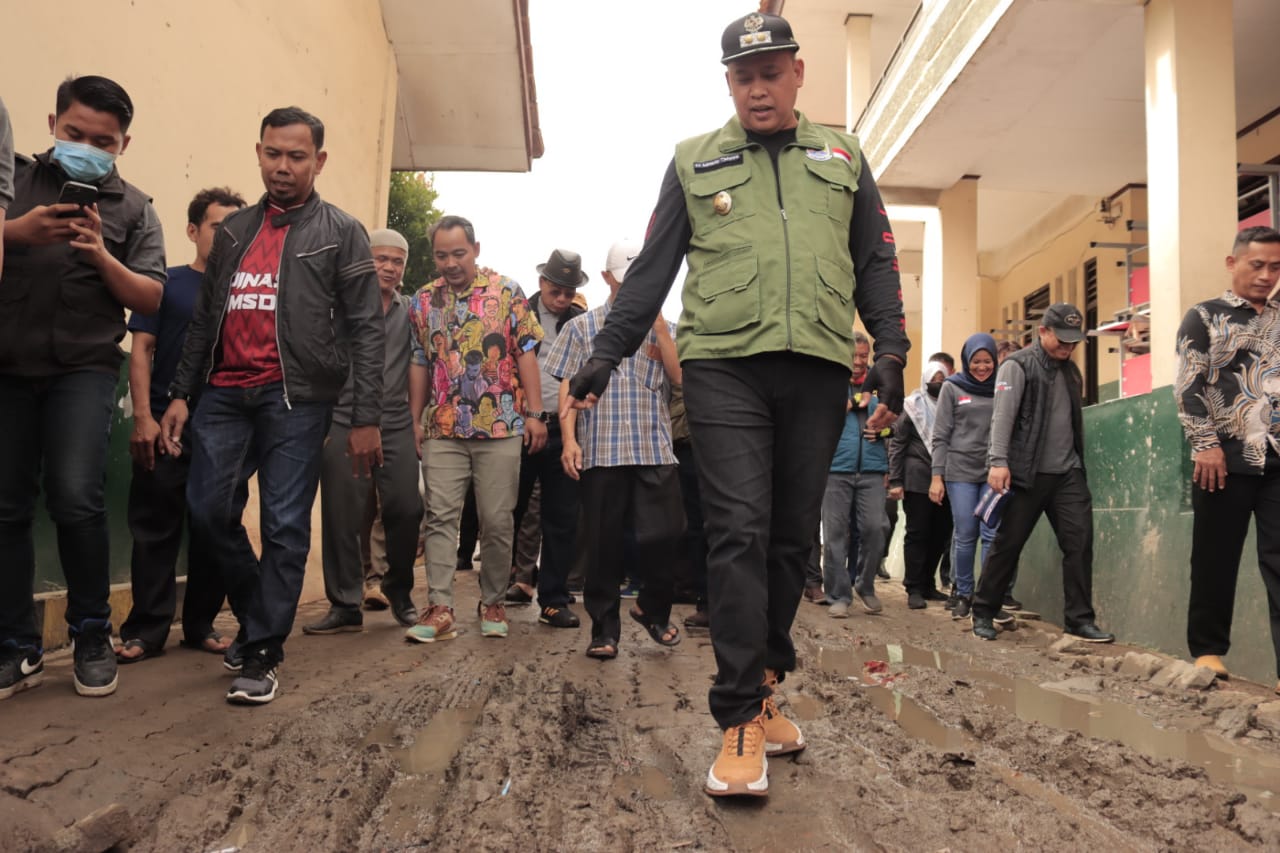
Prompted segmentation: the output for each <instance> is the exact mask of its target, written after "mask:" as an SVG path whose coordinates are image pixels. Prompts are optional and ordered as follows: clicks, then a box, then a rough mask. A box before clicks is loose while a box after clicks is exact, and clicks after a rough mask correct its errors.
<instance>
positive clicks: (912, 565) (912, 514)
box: [902, 492, 951, 595]
mask: <svg viewBox="0 0 1280 853" xmlns="http://www.w3.org/2000/svg"><path fill="white" fill-rule="evenodd" d="M902 505H903V509H905V510H906V513H907V532H906V535H905V536H904V537H903V540H902V556H903V560H904V561H905V562H906V564H907V565H906V573H905V575H904V577H903V579H902V585H903V586H904V587H906V588H907V592H908V593H913V592H918V593H920V594H921V595H924V594H925V593H926V592H929V591H930V590H933V589H936V587H935V586H934V583H933V574H934V572H935V571H936V570H937V568H938V563H939V561H940V560H941V559H942V556H943V555H944V554H946V553H947V550H948V549H949V548H950V546H951V503H950V501H948V500H946V499H945V498H944V499H943V501H942V505H941V506H939V505H938V504H936V503H934V502H933V501H931V500H929V494H928V493H927V492H904V493H903V497H902Z"/></svg>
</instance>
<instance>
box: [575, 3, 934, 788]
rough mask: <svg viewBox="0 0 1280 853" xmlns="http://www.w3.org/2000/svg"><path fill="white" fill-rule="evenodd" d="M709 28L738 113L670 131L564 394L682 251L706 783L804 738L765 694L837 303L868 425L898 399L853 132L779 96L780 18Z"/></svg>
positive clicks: (584, 378) (814, 452) (880, 241)
mask: <svg viewBox="0 0 1280 853" xmlns="http://www.w3.org/2000/svg"><path fill="white" fill-rule="evenodd" d="M721 48H722V56H721V61H722V62H723V63H724V64H725V65H726V66H728V72H727V73H726V75H725V76H726V80H727V82H728V84H729V93H730V95H731V96H732V98H733V102H734V107H735V109H736V113H737V115H736V116H735V117H734V118H732V119H730V121H729V122H728V123H727V124H725V125H724V127H722V128H721V129H719V130H717V131H713V132H712V133H709V134H706V135H704V136H701V137H696V138H694V139H690V140H686V141H685V142H682V143H680V144H679V145H678V146H677V147H676V154H675V157H674V159H673V161H672V163H671V166H670V167H668V169H667V174H666V176H665V178H664V179H663V183H662V189H661V191H660V195H659V198H658V204H657V207H656V209H655V211H654V216H653V220H652V223H651V225H650V229H649V234H648V236H647V238H646V240H645V245H644V248H643V250H642V251H641V252H640V256H639V257H638V258H637V259H636V260H635V263H634V265H633V266H632V267H631V269H630V270H629V271H628V274H627V285H626V287H624V288H622V290H621V291H620V292H619V294H618V298H617V300H616V301H615V302H614V305H613V308H612V310H611V311H610V314H609V318H608V321H607V322H606V324H605V326H604V328H603V329H602V330H601V332H600V334H599V335H598V336H597V337H596V339H595V347H594V351H593V353H592V357H591V358H590V359H589V360H588V361H587V363H586V364H585V365H584V366H583V368H582V369H581V370H580V371H579V372H578V374H577V375H576V376H575V377H574V378H573V380H572V382H571V384H570V389H569V390H570V394H571V396H572V397H573V398H576V399H577V402H576V404H574V405H577V406H579V407H586V406H590V405H592V404H594V402H595V400H597V399H598V398H599V396H600V395H601V394H603V393H605V387H606V385H607V384H608V381H609V376H610V374H611V372H612V371H613V369H614V368H615V367H616V366H617V364H618V363H619V362H620V361H621V360H622V358H623V357H625V356H626V355H628V354H630V353H632V352H634V351H635V350H636V349H637V347H638V346H639V345H640V343H641V341H642V340H643V338H644V337H645V335H646V334H647V333H648V331H649V329H650V328H652V326H653V322H654V320H655V318H656V317H657V316H658V311H659V309H660V308H661V306H662V302H663V299H664V298H665V296H666V293H667V290H668V289H669V288H670V287H671V283H672V280H673V279H674V278H675V275H676V272H677V271H678V269H679V268H680V264H681V262H682V261H686V262H687V263H688V268H689V275H688V277H687V278H686V279H685V284H684V290H683V306H684V310H683V312H682V314H681V317H680V323H679V326H678V330H679V331H678V334H677V345H678V348H679V354H680V360H681V365H682V368H683V374H684V393H685V405H686V408H687V412H688V417H689V425H690V428H691V430H692V432H693V434H694V435H695V436H696V437H697V441H698V456H697V465H698V476H699V485H700V487H701V494H702V503H703V511H704V513H705V518H704V525H705V530H706V535H707V545H708V549H709V552H708V556H707V574H708V605H709V614H710V620H711V642H712V645H713V647H714V648H715V654H716V663H717V665H718V670H719V671H718V674H717V677H716V683H715V686H713V687H712V688H711V695H710V704H711V712H712V715H713V716H714V717H715V718H716V722H717V723H718V724H719V725H720V728H721V729H722V730H723V742H722V747H721V751H720V755H719V757H718V758H717V759H716V762H715V764H714V765H713V766H712V768H711V770H710V771H709V772H708V774H707V780H706V784H705V790H706V792H707V793H708V794H710V795H712V796H726V795H750V796H762V795H764V794H766V793H767V792H768V785H769V783H768V777H767V762H766V759H765V756H766V754H769V755H783V754H786V753H789V752H797V751H799V750H801V749H803V748H804V746H805V743H804V738H803V736H802V735H801V733H800V730H799V729H798V728H797V727H796V726H795V724H794V723H792V722H790V721H789V720H787V719H785V718H784V717H783V716H782V715H781V713H779V711H778V707H777V704H776V703H775V702H774V699H773V696H772V694H773V690H774V686H775V685H776V684H777V683H778V682H779V681H781V679H782V678H783V677H784V675H785V673H786V672H788V671H789V670H792V669H794V668H795V665H796V657H795V648H794V646H793V644H792V642H791V623H792V621H793V620H794V618H795V613H796V608H797V607H798V606H799V603H800V598H801V595H802V592H803V589H804V575H805V560H806V558H807V556H808V554H809V552H810V548H811V546H812V543H813V534H814V530H815V529H816V526H817V523H818V518H819V510H820V508H821V505H822V493H823V486H824V484H825V483H826V478H827V466H828V464H829V463H830V461H831V457H832V454H833V452H834V451H835V446H836V441H837V439H838V438H839V436H840V430H841V428H842V426H843V424H844V412H845V400H846V396H847V388H848V384H849V364H850V362H851V360H852V357H853V321H854V312H855V307H856V309H857V313H859V314H860V315H861V316H862V319H863V321H864V323H865V324H866V326H867V328H868V330H869V331H870V332H871V333H872V335H873V336H874V337H875V339H876V353H877V356H878V358H877V361H876V365H875V367H874V368H873V372H874V374H875V376H874V379H873V381H872V382H871V384H872V386H874V387H878V389H879V391H880V399H881V400H882V401H883V402H885V403H886V405H885V406H883V407H882V408H881V410H878V411H877V413H876V414H875V415H874V416H873V417H872V419H871V422H870V426H871V428H873V429H876V430H879V429H880V428H882V427H884V426H888V425H889V424H890V423H891V422H892V421H893V419H894V417H895V416H896V414H897V413H898V412H900V411H901V410H902V367H903V364H904V363H905V360H906V353H907V349H908V347H909V346H910V344H909V343H908V341H907V338H906V335H905V333H904V332H903V326H904V323H903V313H902V298H901V293H900V289H899V282H898V271H897V259H896V257H895V254H894V246H893V242H892V240H893V237H892V232H891V230H890V227H889V222H888V218H887V217H886V216H885V213H884V210H883V209H882V207H881V204H880V196H879V192H878V191H877V189H876V185H875V181H874V179H873V178H872V175H871V169H870V168H869V167H868V166H867V164H866V161H865V159H864V158H863V157H862V155H861V153H860V152H859V148H858V143H857V140H856V139H855V138H854V137H852V136H848V135H846V134H843V133H837V132H835V131H833V130H830V129H828V128H825V127H821V126H819V125H816V124H814V123H812V122H810V121H809V120H808V119H806V118H805V117H804V116H803V115H801V114H800V113H798V112H796V111H795V102H796V96H797V93H798V90H799V88H800V86H801V85H802V84H803V82H804V61H803V60H801V59H798V58H797V57H796V51H798V50H799V46H798V45H797V44H796V42H795V40H794V39H793V38H792V33H791V26H790V25H789V24H788V23H787V22H786V21H785V20H783V19H782V18H779V17H776V16H773V15H764V14H752V15H747V16H746V17H744V18H740V19H738V20H736V21H734V22H733V23H731V24H730V25H729V26H728V27H727V28H726V29H725V31H724V34H723V36H722V38H721ZM784 200H785V201H786V204H787V206H786V207H785V208H784V207H783V206H782V205H783V201H784ZM855 277H856V280H857V284H856V287H855ZM569 402H570V401H567V402H566V407H565V411H563V412H562V413H561V416H562V417H564V416H566V415H567V412H568V405H569ZM655 627H657V628H659V629H660V628H661V627H662V626H655Z"/></svg>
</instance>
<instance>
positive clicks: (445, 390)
mask: <svg viewBox="0 0 1280 853" xmlns="http://www.w3.org/2000/svg"><path fill="white" fill-rule="evenodd" d="M431 246H432V250H433V251H434V253H435V260H436V269H438V270H439V271H440V278H438V279H436V280H435V281H432V282H428V283H427V284H425V285H423V286H422V287H421V288H420V289H419V290H418V292H417V293H415V294H414V295H413V299H412V300H411V302H410V306H409V322H410V323H411V325H412V329H413V336H414V342H413V364H412V366H411V367H410V369H409V409H410V412H411V413H412V415H413V421H414V430H415V431H416V433H417V436H416V437H417V441H418V445H419V447H420V449H421V453H422V468H423V476H424V478H425V480H426V484H427V534H426V545H427V548H426V557H427V586H428V589H429V590H430V592H429V596H430V597H429V603H430V606H429V607H428V608H427V609H426V610H425V611H423V613H422V617H421V618H420V619H419V620H418V624H417V625H414V626H413V627H412V628H410V629H409V630H408V632H407V634H406V636H407V637H408V638H409V639H411V640H415V641H417V642H420V643H432V642H435V641H436V640H451V639H453V638H454V637H455V636H457V630H456V628H455V621H454V614H453V574H454V571H455V569H456V566H457V543H458V522H459V520H460V518H461V516H462V507H463V504H464V503H465V502H466V498H467V486H468V485H470V484H471V483H472V482H474V484H475V490H476V509H477V512H478V514H479V516H480V595H481V600H480V606H479V607H478V608H477V609H478V610H479V614H480V631H481V633H482V634H483V635H484V636H486V637H505V636H507V613H506V608H505V606H504V605H503V597H504V595H505V593H506V590H507V575H508V569H509V568H510V565H511V540H512V531H513V519H512V512H513V510H514V509H515V504H516V490H517V489H518V488H519V484H520V448H521V445H522V444H523V445H524V446H526V447H527V448H528V449H529V452H530V453H536V452H538V451H539V450H541V449H542V447H543V446H544V445H545V444H546V441H547V428H546V425H544V424H543V423H542V421H540V420H538V419H536V418H532V417H530V418H528V419H527V420H526V418H525V416H524V413H525V405H524V400H525V399H526V398H527V399H529V400H533V401H535V402H534V404H535V405H536V404H537V401H538V400H541V394H542V385H541V382H540V377H539V375H538V357H537V355H536V354H535V353H534V348H535V347H536V346H537V344H538V341H540V340H542V327H541V326H540V325H539V324H538V319H537V316H536V315H535V314H534V313H533V312H532V311H530V310H529V303H528V302H527V301H526V300H525V297H524V293H523V291H521V290H520V285H518V284H516V283H515V282H514V281H512V280H511V279H509V278H507V277H506V276H502V275H498V274H497V273H493V274H491V275H485V274H483V273H480V272H479V271H478V270H477V268H476V258H477V257H478V256H479V254H480V244H479V243H478V242H477V241H476V232H475V228H474V227H473V226H472V225H471V223H470V222H469V221H468V220H466V219H463V218H462V217H461V216H445V217H443V218H441V220H440V221H439V222H438V223H436V225H435V227H434V228H433V229H432V231H431ZM495 300H496V305H495ZM486 305H487V308H486ZM486 354H487V357H488V358H489V359H490V362H491V363H490V366H489V369H488V370H487V371H486V369H485V358H486ZM517 375H518V376H519V382H518V383H517V382H516V380H515V377H516V376H517ZM504 395H511V396H510V399H513V400H515V402H514V405H513V406H511V407H510V408H507V407H505V406H504V405H503V403H502V401H503V398H504ZM424 412H425V417H426V426H425V427H424V425H423V416H424ZM424 439H425V440H424Z"/></svg>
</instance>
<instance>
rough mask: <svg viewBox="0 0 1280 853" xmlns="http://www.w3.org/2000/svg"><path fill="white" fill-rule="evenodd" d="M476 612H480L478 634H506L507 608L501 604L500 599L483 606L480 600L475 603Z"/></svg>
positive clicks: (501, 636)
mask: <svg viewBox="0 0 1280 853" xmlns="http://www.w3.org/2000/svg"><path fill="white" fill-rule="evenodd" d="M476 612H477V613H479V614H480V634H481V636H484V637H499V638H505V637H506V636H507V608H506V607H504V606H503V605H502V602H501V601H498V602H495V603H493V604H490V605H488V606H487V607H486V606H485V603H484V602H483V601H482V602H480V603H479V604H478V605H476Z"/></svg>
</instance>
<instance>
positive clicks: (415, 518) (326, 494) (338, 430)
mask: <svg viewBox="0 0 1280 853" xmlns="http://www.w3.org/2000/svg"><path fill="white" fill-rule="evenodd" d="M349 433H350V429H349V428H347V427H344V426H341V425H339V424H333V425H332V426H331V427H330V428H329V437H328V438H327V439H326V440H325V445H324V454H323V463H322V464H323V467H322V468H321V471H320V516H321V524H322V528H321V545H322V547H323V551H322V558H323V560H322V561H323V564H324V591H325V595H326V596H328V598H329V603H330V604H331V605H333V606H334V607H336V608H341V609H347V610H355V609H358V608H359V607H360V604H361V602H362V600H363V598H364V560H363V558H362V555H361V553H360V532H361V531H360V528H361V526H362V524H363V522H364V519H365V512H366V511H367V508H368V505H369V496H370V492H371V491H372V490H374V489H376V490H377V494H378V503H379V504H380V506H381V510H382V525H383V528H384V529H385V530H386V537H387V572H386V576H385V577H384V578H383V580H382V587H383V589H384V590H385V591H387V592H408V591H409V590H411V589H412V588H413V563H414V560H415V559H416V557H417V554H418V524H419V523H420V521H421V519H422V499H421V498H420V497H419V495H418V465H417V462H418V453H417V451H416V450H415V449H414V447H413V428H412V427H405V428H404V429H398V430H388V431H384V432H383V433H382V460H383V464H382V467H381V468H375V469H374V471H373V476H372V477H369V476H365V477H355V476H353V475H352V473H351V459H350V457H348V456H347V435H348V434H349Z"/></svg>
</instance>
